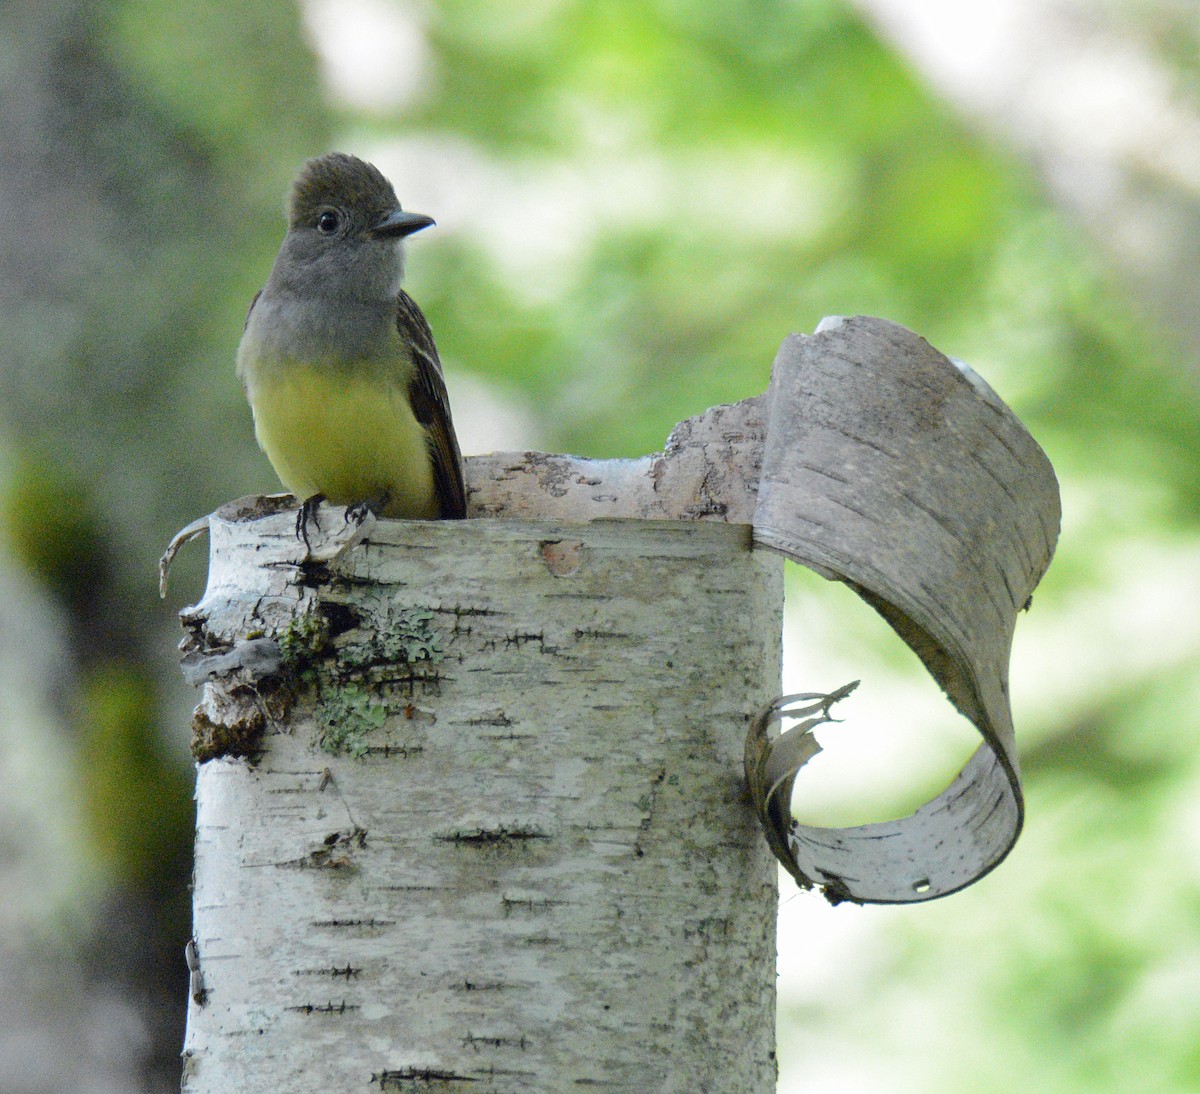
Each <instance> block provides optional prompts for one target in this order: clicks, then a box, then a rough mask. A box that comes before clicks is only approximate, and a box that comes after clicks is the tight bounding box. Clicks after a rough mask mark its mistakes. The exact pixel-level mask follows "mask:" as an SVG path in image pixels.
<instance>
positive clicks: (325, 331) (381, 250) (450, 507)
mask: <svg viewBox="0 0 1200 1094" xmlns="http://www.w3.org/2000/svg"><path fill="white" fill-rule="evenodd" d="M287 222H288V223H287V232H286V234H285V236H284V239H283V243H282V245H281V246H280V248H279V253H278V255H277V256H276V258H275V262H274V264H273V266H272V267H271V272H270V274H269V276H268V277H267V281H266V284H265V285H264V286H263V288H262V289H261V290H260V291H259V292H258V293H257V294H256V295H255V297H254V300H253V301H252V302H251V304H250V311H249V314H248V315H247V317H246V323H245V327H244V329H243V332H242V338H241V342H240V344H239V346H238V351H237V374H238V377H239V378H240V379H241V382H242V386H243V388H244V389H245V392H246V396H247V398H248V399H249V402H250V407H251V411H252V413H253V416H254V433H255V437H256V439H257V440H258V444H259V447H260V448H262V450H263V452H265V453H266V455H267V458H268V459H269V460H270V462H271V466H272V467H273V468H274V469H275V473H276V474H277V475H278V476H279V479H280V481H281V482H282V483H283V485H284V486H285V487H286V488H287V489H288V490H289V491H290V492H291V493H292V494H293V495H294V496H295V497H296V499H297V500H298V501H299V502H300V503H301V505H300V509H299V512H298V513H297V520H296V531H297V535H298V536H300V537H301V538H303V539H304V540H305V542H307V541H308V534H307V526H308V524H309V523H310V522H311V521H313V520H315V517H316V511H317V506H318V505H319V504H320V503H321V502H322V501H328V502H330V503H332V504H335V505H344V506H346V507H347V520H349V519H351V517H352V516H353V517H357V518H358V519H359V520H360V521H361V520H362V519H365V517H366V514H367V511H370V512H371V513H374V514H375V515H376V516H382V517H393V518H399V519H407V520H436V519H459V518H462V517H464V516H465V515H466V491H465V488H464V484H463V472H462V454H461V452H460V451H459V445H458V438H457V436H456V435H455V432H454V424H453V421H452V419H451V416H450V402H449V397H448V395H447V392H446V384H445V380H444V378H443V375H442V365H441V360H440V359H439V357H438V352H437V348H436V346H435V344H434V340H433V334H432V332H431V331H430V329H429V323H428V322H427V321H426V319H425V316H424V315H423V314H422V313H421V309H420V308H419V307H418V306H417V304H416V301H414V300H413V298H412V297H411V296H409V295H408V293H406V292H405V291H404V290H403V289H402V288H401V287H400V286H401V281H402V279H403V276H404V253H403V250H404V245H403V240H404V239H405V238H406V237H407V236H409V235H412V234H413V233H414V232H419V231H421V230H422V229H424V228H428V227H430V226H431V225H432V224H433V223H434V220H433V218H432V217H429V216H426V215H425V214H423V213H414V212H408V211H406V210H404V209H402V208H401V206H400V202H399V200H398V199H397V197H396V191H395V189H394V188H393V186H392V184H391V183H390V182H389V181H388V179H387V178H386V177H385V176H384V174H383V173H382V172H381V171H380V170H379V169H378V168H377V167H375V166H374V165H373V164H370V163H368V162H366V161H365V160H362V159H359V158H358V157H357V156H352V155H348V154H346V153H344V152H331V153H328V154H326V155H323V156H318V157H316V158H315V159H310V160H308V161H307V162H306V163H304V165H303V166H302V167H301V169H300V172H299V174H298V175H297V177H296V179H295V181H294V183H293V184H292V188H291V193H290V196H289V199H288V203H287Z"/></svg>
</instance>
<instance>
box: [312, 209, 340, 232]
mask: <svg viewBox="0 0 1200 1094" xmlns="http://www.w3.org/2000/svg"><path fill="white" fill-rule="evenodd" d="M341 223H342V218H341V217H340V216H338V215H337V213H336V212H334V211H333V210H332V209H326V210H325V211H324V212H323V213H322V214H321V215H320V216H319V217H317V231H318V232H320V233H321V235H323V236H331V235H333V233H334V232H336V231H337V230H338V228H339V227H341Z"/></svg>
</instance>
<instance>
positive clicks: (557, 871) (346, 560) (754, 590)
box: [183, 510, 782, 1094]
mask: <svg viewBox="0 0 1200 1094" xmlns="http://www.w3.org/2000/svg"><path fill="white" fill-rule="evenodd" d="M339 514H340V511H336V510H335V511H333V512H332V514H330V513H327V514H325V520H326V522H327V523H330V524H331V526H332V527H333V528H334V531H335V532H336V533H337V534H338V535H340V536H341V538H342V540H343V541H345V540H347V539H348V538H350V537H348V536H347V534H346V533H345V530H341V531H339V529H338V526H339V525H340V524H341V517H340V515H339ZM331 517H332V520H331ZM210 532H211V535H212V561H211V570H210V580H209V587H208V591H207V593H206V596H205V598H204V601H203V602H202V603H201V604H200V605H199V606H198V607H197V608H195V609H192V610H191V611H190V612H189V613H188V614H187V616H186V620H187V624H188V626H189V628H190V629H191V632H192V644H193V646H194V647H195V649H194V651H193V653H194V654H195V653H196V652H197V651H201V650H203V651H204V653H203V658H207V663H208V665H209V667H210V668H211V667H212V665H214V664H216V665H217V666H218V671H219V672H220V674H221V678H220V680H219V681H217V680H212V681H210V682H209V684H208V685H206V697H205V701H204V703H202V706H201V708H200V721H201V722H202V723H203V722H204V721H205V720H206V719H207V720H208V722H209V729H213V730H214V731H215V732H217V734H218V736H219V732H220V725H218V724H217V723H220V724H221V725H224V726H226V727H228V726H230V725H233V726H236V725H237V723H238V719H239V718H242V719H244V721H245V723H246V725H244V726H243V727H242V728H243V729H245V728H246V726H249V725H250V724H251V723H254V722H255V721H256V719H257V721H258V722H259V723H261V722H262V721H263V718H264V715H266V716H267V717H266V722H267V724H266V727H265V731H264V732H262V733H261V736H260V737H259V738H258V740H257V741H256V742H255V743H253V744H252V745H247V747H250V748H252V749H253V751H252V754H251V755H250V757H249V758H230V757H228V756H226V757H221V758H213V759H210V760H208V761H207V762H205V763H203V764H201V766H200V773H199V782H198V790H197V798H198V803H199V816H198V827H197V842H196V873H195V934H196V947H197V950H198V962H197V964H198V969H199V971H200V973H201V975H202V978H203V983H202V985H201V983H200V981H198V980H197V982H196V983H195V985H194V990H195V994H196V996H197V997H198V998H199V1000H200V1001H197V1000H196V999H193V1001H192V1002H191V1004H190V1009H189V1020H188V1031H187V1040H186V1044H185V1054H184V1055H185V1061H186V1063H185V1077H184V1084H183V1089H184V1090H185V1091H187V1092H190V1094H201V1092H212V1094H216V1092H221V1094H225V1092H229V1091H239V1092H254V1091H267V1090H270V1091H276V1090H287V1091H290V1092H304V1091H311V1092H328V1091H350V1090H364V1091H368V1090H394V1091H400V1090H403V1091H434V1090H436V1091H450V1090H464V1091H471V1092H472V1094H483V1092H491V1091H495V1092H501V1091H504V1092H509V1091H522V1092H531V1091H547V1092H551V1091H553V1092H560V1091H565V1090H571V1089H577V1088H586V1087H589V1086H598V1087H602V1088H605V1089H611V1090H622V1091H656V1092H657V1091H679V1092H684V1091H687V1092H694V1091H707V1090H711V1091H720V1092H738V1091H755V1092H763V1091H768V1090H771V1089H773V1087H774V1079H775V1063H774V992H775V988H774V980H775V965H774V959H775V948H774V924H775V908H776V903H777V880H776V872H775V867H774V863H773V861H772V859H771V857H770V853H769V851H768V850H767V848H766V845H765V843H764V841H763V839H762V836H761V833H760V832H759V831H758V830H757V828H756V821H755V817H754V813H753V811H752V809H751V807H750V804H749V800H748V796H747V793H746V790H745V788H744V784H743V781H742V773H741V756H742V746H743V739H744V737H745V733H746V727H747V724H748V721H749V719H750V717H751V716H752V714H753V713H754V712H755V711H756V710H757V709H758V708H760V707H761V706H762V705H763V704H764V703H766V702H769V701H770V700H771V699H772V698H773V697H774V696H775V695H776V694H777V693H778V691H779V669H780V651H779V641H780V631H781V621H780V611H781V605H782V588H781V570H782V563H781V561H780V560H779V558H778V557H776V556H772V555H769V554H766V553H764V552H752V551H751V549H750V530H749V528H748V527H747V526H746V525H730V524H725V523H716V522H671V523H667V522H650V521H599V522H594V523H590V524H586V525H585V524H561V523H551V522H541V521H510V520H474V521H470V520H469V521H461V522H444V523H409V522H391V521H380V522H378V523H376V524H374V526H373V527H371V528H370V529H369V531H368V535H367V538H366V539H365V540H363V541H362V542H359V543H357V544H356V545H354V546H351V547H350V548H349V549H347V550H343V551H341V553H340V554H338V553H337V552H338V547H337V546H335V547H334V548H332V549H326V548H327V546H328V543H327V541H325V542H324V543H321V542H317V541H316V540H314V554H318V555H320V554H322V553H324V554H331V555H333V556H334V557H332V558H331V559H330V560H329V561H328V562H327V563H322V564H319V565H318V566H317V567H316V568H314V567H313V565H312V564H311V563H310V564H309V566H308V567H307V568H305V567H300V566H298V565H297V563H298V561H299V559H300V556H301V555H302V554H303V553H304V551H303V546H302V545H301V544H300V543H298V541H297V539H296V536H295V532H294V510H290V511H287V512H282V513H278V514H276V515H273V516H268V517H266V518H263V519H259V520H255V521H249V522H246V521H237V520H229V519H220V518H219V517H214V519H213V520H212V522H211V526H210ZM334 538H335V539H336V538H337V536H335V537H334ZM342 546H344V543H343V544H342ZM296 620H301V621H307V623H305V624H304V625H302V626H298V625H297V624H296ZM317 620H323V621H324V622H323V623H321V624H320V625H319V626H310V625H309V624H312V622H313V621H317ZM330 625H331V626H330ZM289 628H290V630H289ZM285 632H286V633H288V634H289V636H290V637H289V639H288V641H286V642H285V648H287V649H290V650H291V651H292V658H291V661H290V662H289V664H288V665H287V666H285V671H284V673H283V677H284V679H285V680H286V679H290V683H288V684H287V685H286V687H284V688H280V689H276V690H275V691H273V692H268V691H266V690H265V689H264V688H263V687H262V686H261V684H260V683H259V682H256V681H259V679H260V677H261V670H262V668H263V665H264V664H265V663H266V661H269V659H270V655H269V653H267V654H263V655H262V656H261V657H260V655H259V653H255V652H253V651H255V650H259V649H260V647H261V644H262V643H263V642H264V641H267V640H269V639H270V637H272V636H278V635H280V634H283V633H285ZM301 635H304V636H306V637H307V639H308V644H307V646H305V647H304V652H301V653H300V654H297V653H296V652H295V651H296V649H297V647H298V646H304V643H303V642H298V641H297V639H299V637H300V636H301ZM322 640H325V641H326V643H327V644H326V645H325V647H324V648H323V649H319V652H317V654H316V655H315V657H312V658H310V657H309V653H311V651H312V650H313V649H314V648H318V647H320V645H321V642H322ZM256 644H257V645H256ZM220 651H226V652H224V653H221V652H220ZM238 651H242V652H241V653H239V652H238ZM246 651H250V652H248V653H247V652H246ZM401 651H403V653H406V654H407V656H408V657H409V660H408V661H404V660H403V653H402V652H401ZM398 654H400V659H399V660H397V655H398ZM203 658H202V660H203ZM264 658H265V659H266V660H265V661H264ZM239 659H241V660H242V661H243V664H242V666H241V667H238V662H239ZM306 664H307V666H308V670H309V672H308V675H310V676H311V675H313V674H314V673H315V674H316V675H319V676H321V678H322V682H321V684H320V687H319V689H314V688H313V687H312V686H311V685H304V684H302V683H298V682H297V681H299V680H301V679H302V678H303V677H304V675H305V672H304V668H305V665H306ZM239 680H240V681H241V683H240V684H239V683H238V681H239ZM234 739H235V740H242V741H243V743H245V742H249V741H251V740H252V738H251V737H250V736H244V737H242V738H238V737H237V736H236V733H235V737H234ZM210 743H212V742H210ZM225 744H228V741H226V742H225ZM335 746H336V754H332V753H331V752H330V751H329V749H330V748H331V747H335ZM223 747H224V745H222V743H221V742H220V741H217V742H216V743H215V744H214V749H213V751H214V752H219V751H221V749H222V748H223ZM235 751H236V749H235ZM201 1001H202V1002H201Z"/></svg>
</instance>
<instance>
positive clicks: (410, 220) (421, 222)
mask: <svg viewBox="0 0 1200 1094" xmlns="http://www.w3.org/2000/svg"><path fill="white" fill-rule="evenodd" d="M433 223H435V222H434V219H433V217H427V216H426V215H425V214H424V213H406V212H405V211H404V210H403V209H393V210H392V211H391V212H390V213H388V214H386V215H385V216H383V217H381V218H380V219H379V220H377V221H376V222H375V223H374V224H372V225H371V227H370V228H368V229H367V235H369V236H371V237H372V238H375V239H380V238H382V239H389V238H390V239H403V238H404V237H405V236H409V235H412V234H413V232H419V231H420V230H421V229H422V228H428V227H429V226H430V225H431V224H433Z"/></svg>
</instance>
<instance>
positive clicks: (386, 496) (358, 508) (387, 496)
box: [343, 490, 392, 525]
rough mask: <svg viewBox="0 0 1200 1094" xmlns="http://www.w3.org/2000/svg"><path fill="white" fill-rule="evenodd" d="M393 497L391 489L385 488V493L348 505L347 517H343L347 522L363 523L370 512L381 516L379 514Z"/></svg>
mask: <svg viewBox="0 0 1200 1094" xmlns="http://www.w3.org/2000/svg"><path fill="white" fill-rule="evenodd" d="M391 497H392V495H391V491H389V490H385V491H383V493H381V494H376V495H375V496H374V497H372V498H367V499H366V500H365V501H356V502H355V503H354V504H353V505H347V506H346V513H345V517H344V518H343V519H344V520H345V521H346V523H347V524H357V525H361V524H362V522H363V521H364V520H366V519H367V515H368V514H370V515H371V516H373V517H377V516H379V514H380V513H381V512H382V511H383V510H384V508H385V507H386V506H387V503H388V502H389V501H390V500H391Z"/></svg>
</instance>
